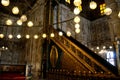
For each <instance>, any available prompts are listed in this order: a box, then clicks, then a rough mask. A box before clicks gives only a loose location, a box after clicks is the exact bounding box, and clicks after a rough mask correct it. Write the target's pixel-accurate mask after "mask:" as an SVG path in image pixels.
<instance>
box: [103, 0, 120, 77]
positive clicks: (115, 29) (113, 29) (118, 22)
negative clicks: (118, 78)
mask: <svg viewBox="0 0 120 80" xmlns="http://www.w3.org/2000/svg"><path fill="white" fill-rule="evenodd" d="M119 1H120V0H105V3H106V7H109V8H111V9H112V14H111V15H110V16H109V18H108V23H109V27H110V33H111V39H112V41H113V42H114V45H115V49H116V56H117V67H118V72H119V75H120V57H119V56H120V52H119V47H118V44H117V41H116V40H117V39H118V38H120V19H119V18H118V12H119V6H118V4H119ZM116 38H117V39H116Z"/></svg>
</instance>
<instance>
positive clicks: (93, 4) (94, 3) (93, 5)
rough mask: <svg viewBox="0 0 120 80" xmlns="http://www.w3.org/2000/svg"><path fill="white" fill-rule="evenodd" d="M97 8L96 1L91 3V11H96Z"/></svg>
mask: <svg viewBox="0 0 120 80" xmlns="http://www.w3.org/2000/svg"><path fill="white" fill-rule="evenodd" d="M96 8H97V3H96V2H95V1H91V2H90V9H96Z"/></svg>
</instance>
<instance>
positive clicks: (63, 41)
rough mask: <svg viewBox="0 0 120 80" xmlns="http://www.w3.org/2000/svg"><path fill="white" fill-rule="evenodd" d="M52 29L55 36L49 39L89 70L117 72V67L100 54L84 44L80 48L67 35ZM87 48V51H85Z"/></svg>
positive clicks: (112, 73) (108, 72) (113, 74)
mask: <svg viewBox="0 0 120 80" xmlns="http://www.w3.org/2000/svg"><path fill="white" fill-rule="evenodd" d="M52 31H54V32H55V37H54V38H51V40H52V41H54V42H55V43H56V44H57V45H58V46H59V47H60V48H61V49H62V50H63V51H67V52H68V54H69V55H72V57H73V58H75V59H76V60H77V61H78V62H80V63H81V64H82V65H84V66H85V67H86V68H87V69H89V71H90V72H92V73H98V72H100V73H105V74H111V76H115V75H116V74H117V69H116V68H115V67H114V66H112V65H111V64H110V63H108V62H107V61H106V60H104V59H102V58H101V57H100V56H98V55H96V54H94V52H92V51H89V49H88V48H86V47H85V46H84V45H82V47H85V49H82V47H81V46H78V45H76V44H74V43H73V42H72V41H71V40H70V39H69V38H67V36H66V37H65V36H59V35H58V32H57V31H56V30H54V29H53V30H52ZM87 50H88V52H89V53H88V52H86V51H87ZM97 58H98V59H97ZM99 59H101V60H99ZM103 63H104V64H103ZM106 64H107V65H106ZM107 66H108V67H107ZM110 68H111V69H110Z"/></svg>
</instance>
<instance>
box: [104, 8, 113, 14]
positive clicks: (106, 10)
mask: <svg viewBox="0 0 120 80" xmlns="http://www.w3.org/2000/svg"><path fill="white" fill-rule="evenodd" d="M104 12H105V14H106V15H110V14H111V13H112V9H111V8H106V9H105V10H104Z"/></svg>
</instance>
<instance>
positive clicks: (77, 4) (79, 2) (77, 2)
mask: <svg viewBox="0 0 120 80" xmlns="http://www.w3.org/2000/svg"><path fill="white" fill-rule="evenodd" d="M73 3H74V5H75V6H80V5H81V4H82V1H81V0H74V2H73Z"/></svg>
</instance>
